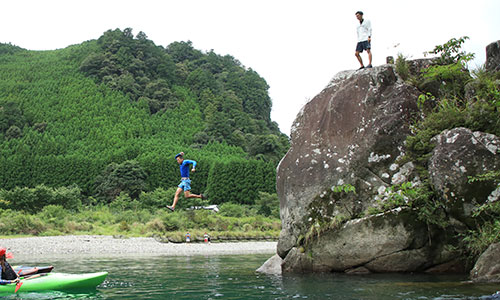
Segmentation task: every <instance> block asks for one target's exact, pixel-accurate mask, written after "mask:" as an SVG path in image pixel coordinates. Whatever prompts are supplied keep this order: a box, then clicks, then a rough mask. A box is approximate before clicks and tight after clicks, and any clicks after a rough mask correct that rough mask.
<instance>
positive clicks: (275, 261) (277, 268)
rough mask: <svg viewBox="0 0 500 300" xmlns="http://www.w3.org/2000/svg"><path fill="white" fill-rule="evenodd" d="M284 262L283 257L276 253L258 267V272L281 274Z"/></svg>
mask: <svg viewBox="0 0 500 300" xmlns="http://www.w3.org/2000/svg"><path fill="white" fill-rule="evenodd" d="M282 263H283V259H281V257H279V255H278V254H275V255H274V256H272V257H271V258H270V259H268V260H266V262H265V263H264V264H263V265H262V266H261V267H260V268H258V269H257V270H256V272H259V273H264V274H268V275H281V264H282Z"/></svg>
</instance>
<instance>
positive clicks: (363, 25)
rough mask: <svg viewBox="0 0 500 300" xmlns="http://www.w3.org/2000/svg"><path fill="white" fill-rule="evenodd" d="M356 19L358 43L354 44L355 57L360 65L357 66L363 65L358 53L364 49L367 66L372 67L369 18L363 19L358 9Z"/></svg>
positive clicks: (362, 67) (362, 66) (363, 66)
mask: <svg viewBox="0 0 500 300" xmlns="http://www.w3.org/2000/svg"><path fill="white" fill-rule="evenodd" d="M356 19H358V21H359V26H358V29H357V31H358V44H357V45H356V58H357V59H358V61H359V64H360V65H361V67H360V68H359V69H360V70H361V69H364V68H365V65H363V59H362V58H361V55H360V53H362V52H363V50H366V53H368V66H366V67H367V68H371V67H372V52H371V45H370V43H371V41H372V24H371V22H370V20H365V19H363V12H362V11H358V12H356Z"/></svg>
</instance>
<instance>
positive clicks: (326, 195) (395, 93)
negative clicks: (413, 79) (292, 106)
mask: <svg viewBox="0 0 500 300" xmlns="http://www.w3.org/2000/svg"><path fill="white" fill-rule="evenodd" d="M417 97H418V92H417V90H416V89H415V88H414V87H412V86H409V85H406V84H404V83H403V82H402V81H401V80H398V78H397V76H396V74H395V73H394V69H393V67H392V66H391V65H384V66H381V67H376V68H373V69H366V70H361V71H346V72H341V73H339V74H338V75H337V76H336V77H335V78H334V79H333V80H332V81H331V82H330V84H329V85H328V86H327V87H326V88H325V89H324V90H323V91H322V92H321V93H320V94H319V95H318V96H316V97H315V98H314V99H312V100H311V101H310V102H309V103H307V104H306V105H305V106H304V107H303V109H302V110H301V111H300V113H299V114H298V116H297V118H296V119H295V122H294V124H293V126H292V132H291V148H290V150H289V151H288V153H287V154H286V156H285V157H284V158H283V159H282V161H281V162H280V164H279V166H278V170H277V192H278V195H279V198H280V214H281V220H282V232H281V234H280V239H279V242H278V254H279V255H280V256H281V257H282V258H285V257H286V256H287V254H288V252H289V251H290V250H292V248H294V247H295V246H296V245H297V239H298V238H299V236H301V235H304V234H305V232H306V231H307V230H308V229H309V228H310V226H311V223H310V222H311V206H314V205H315V204H317V203H326V205H327V206H328V207H326V208H325V209H330V210H331V211H332V212H333V214H334V215H345V216H347V217H349V218H352V217H353V216H355V215H357V214H359V213H360V212H361V211H363V210H365V209H366V208H367V207H369V206H370V205H372V204H373V203H374V201H376V200H377V196H378V195H379V193H382V192H383V191H385V187H387V186H390V185H391V184H392V181H394V180H401V178H402V177H405V179H406V180H408V181H410V180H411V178H406V176H410V175H411V174H412V170H411V169H412V166H411V165H407V166H405V170H401V166H398V165H397V164H395V161H396V159H397V158H398V156H400V155H402V146H403V142H404V140H405V138H406V136H407V134H408V133H409V128H408V124H409V122H410V119H411V118H412V115H413V114H414V112H416V110H417V107H416V99H417ZM346 184H349V185H352V186H354V187H355V188H356V191H357V194H356V197H344V198H343V199H341V200H338V199H334V197H333V196H332V189H334V188H335V187H336V186H342V185H346ZM328 204H331V205H328Z"/></svg>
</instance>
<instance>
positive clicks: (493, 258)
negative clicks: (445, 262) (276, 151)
mask: <svg viewBox="0 0 500 300" xmlns="http://www.w3.org/2000/svg"><path fill="white" fill-rule="evenodd" d="M470 277H471V279H472V280H473V281H475V282H500V243H496V244H491V245H490V246H489V247H488V249H487V250H486V251H485V252H484V253H483V254H481V256H480V257H479V259H478V260H477V262H476V264H475V266H474V268H473V269H472V270H471V272H470Z"/></svg>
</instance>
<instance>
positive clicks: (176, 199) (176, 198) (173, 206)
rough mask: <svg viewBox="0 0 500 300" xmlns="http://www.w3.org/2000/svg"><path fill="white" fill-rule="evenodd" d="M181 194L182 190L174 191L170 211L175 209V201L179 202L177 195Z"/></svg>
mask: <svg viewBox="0 0 500 300" xmlns="http://www.w3.org/2000/svg"><path fill="white" fill-rule="evenodd" d="M181 192H182V188H177V190H176V191H175V196H174V202H173V203H172V206H171V208H172V210H173V209H175V206H176V205H177V201H179V195H180V194H181Z"/></svg>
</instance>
